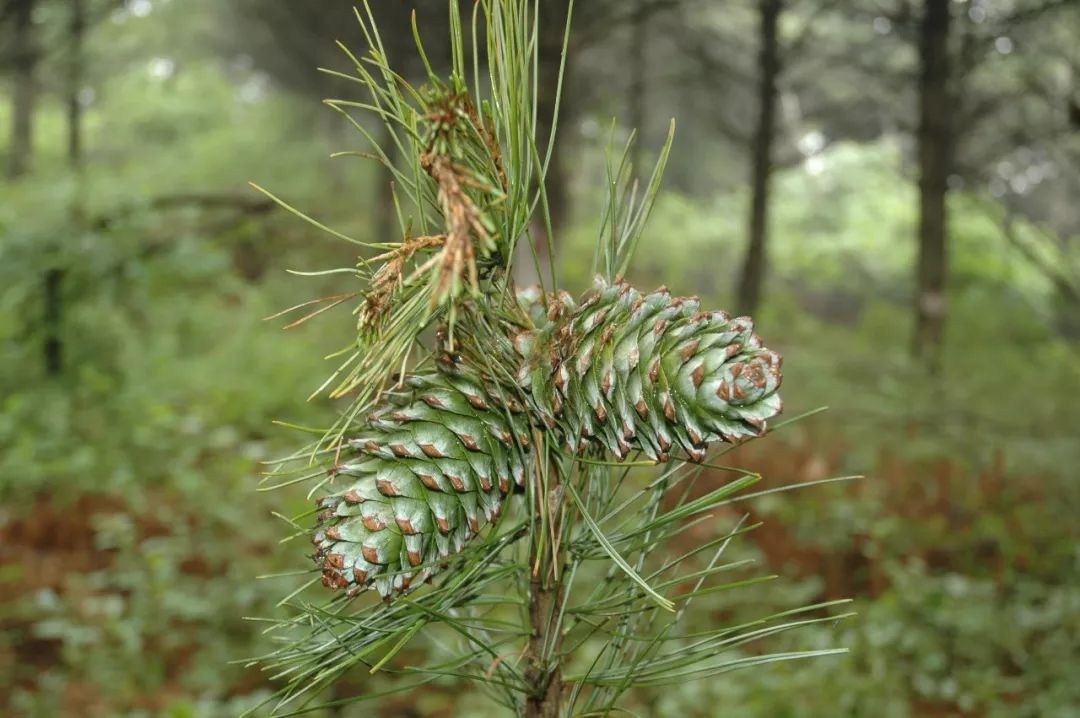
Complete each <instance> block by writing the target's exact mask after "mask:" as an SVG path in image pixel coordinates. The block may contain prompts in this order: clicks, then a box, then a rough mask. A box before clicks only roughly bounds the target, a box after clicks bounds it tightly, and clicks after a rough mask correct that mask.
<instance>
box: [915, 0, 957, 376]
mask: <svg viewBox="0 0 1080 718" xmlns="http://www.w3.org/2000/svg"><path fill="white" fill-rule="evenodd" d="M950 23H951V15H950V12H949V0H926V4H925V7H924V10H923V16H922V20H921V23H920V28H919V62H920V72H919V85H918V91H919V129H918V136H917V142H918V155H919V259H918V265H917V270H916V290H915V335H914V352H915V356H916V358H917V359H919V360H921V361H923V362H924V363H926V365H927V366H928V367H929V368H930V369H932V370H933V369H936V368H937V365H938V362H939V350H940V346H941V339H942V330H943V327H944V322H945V278H946V272H947V252H946V248H947V245H946V238H947V233H948V226H947V214H946V199H947V195H948V180H949V167H950V163H951V158H952V154H953V136H952V128H951V126H950V113H951V112H952V109H953V108H952V103H951V100H950V93H949V82H950V66H949V64H950V63H949V28H950Z"/></svg>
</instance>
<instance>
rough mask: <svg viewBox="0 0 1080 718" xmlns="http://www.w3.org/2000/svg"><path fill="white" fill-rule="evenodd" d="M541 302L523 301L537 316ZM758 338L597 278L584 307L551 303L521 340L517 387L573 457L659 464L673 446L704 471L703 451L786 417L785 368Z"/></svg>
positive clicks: (684, 305) (749, 325)
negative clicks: (588, 453)
mask: <svg viewBox="0 0 1080 718" xmlns="http://www.w3.org/2000/svg"><path fill="white" fill-rule="evenodd" d="M537 300H538V298H537V297H536V296H535V294H533V295H529V294H527V293H526V294H525V295H523V305H524V307H525V310H526V311H527V312H528V313H530V314H532V315H534V316H535V315H536V311H535V310H536V306H537V305H536V302H537ZM753 328H754V325H753V322H752V321H751V320H750V319H749V318H747V317H738V318H735V319H732V318H731V317H729V316H728V315H727V314H725V313H724V312H721V311H713V312H703V311H700V307H699V304H698V300H697V299H696V298H672V297H671V294H670V292H668V290H667V289H664V288H661V289H658V290H656V291H655V292H652V293H651V294H647V295H644V296H643V295H642V294H640V293H639V292H638V291H636V290H635V289H633V288H632V287H631V286H630V285H629V284H627V283H626V282H624V281H622V280H617V281H616V282H615V283H614V284H610V285H609V284H607V282H605V281H604V280H603V279H601V278H599V277H598V278H597V280H596V283H595V286H594V288H593V290H592V291H591V292H589V293H588V294H587V295H586V296H585V298H584V299H583V300H582V301H581V302H580V303H575V302H574V301H573V299H572V298H570V297H569V295H567V294H565V293H560V294H558V295H556V296H554V297H552V298H550V299H549V301H548V312H547V316H546V318H545V319H544V320H543V323H542V324H541V326H540V328H539V329H537V330H535V331H529V332H524V333H522V334H520V335H519V336H518V337H516V339H515V346H516V348H517V350H518V352H519V353H520V354H521V356H522V357H524V362H523V364H522V366H521V369H520V371H519V373H518V380H519V382H520V384H521V385H522V386H523V387H525V388H526V389H528V390H529V391H530V393H531V397H532V403H533V408H534V410H535V411H536V413H537V415H538V416H539V417H540V418H541V419H542V420H543V422H544V423H545V424H547V425H548V426H549V427H551V428H556V427H559V428H560V429H561V430H562V433H563V435H564V438H565V441H566V443H567V445H568V446H569V447H570V449H571V450H572V451H577V452H583V451H585V450H586V449H588V448H589V447H590V446H593V445H595V444H594V443H593V442H596V443H598V444H599V445H601V446H603V447H604V448H606V449H607V450H609V451H611V453H612V454H614V455H615V456H616V457H617V458H620V459H621V458H624V457H626V456H627V454H629V453H630V452H631V451H633V450H640V451H642V452H644V453H645V455H646V456H648V457H650V458H652V459H653V460H655V461H666V460H667V459H668V458H670V451H671V448H672V446H676V445H677V446H679V447H681V448H682V449H684V450H685V451H686V452H687V454H689V455H690V457H691V458H693V459H694V460H697V461H701V460H703V459H704V458H705V450H706V447H707V445H708V444H709V443H710V442H713V441H717V440H721V441H728V442H737V441H739V440H741V439H744V438H748V437H753V436H760V435H762V434H764V433H765V431H766V422H767V420H768V419H770V418H772V417H774V416H776V415H777V414H779V413H780V411H781V408H782V403H781V401H780V397H779V395H778V394H777V393H776V391H777V389H778V388H779V386H780V381H781V374H780V365H781V358H780V356H779V355H778V354H776V353H775V352H772V351H770V350H768V349H765V348H764V347H762V344H761V340H760V339H759V338H758V337H757V335H755V334H754V333H753Z"/></svg>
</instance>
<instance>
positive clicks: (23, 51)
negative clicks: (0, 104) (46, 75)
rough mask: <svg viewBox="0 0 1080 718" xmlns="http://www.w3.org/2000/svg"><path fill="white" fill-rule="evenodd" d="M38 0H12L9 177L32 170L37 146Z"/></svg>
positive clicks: (18, 175) (10, 7)
mask: <svg viewBox="0 0 1080 718" xmlns="http://www.w3.org/2000/svg"><path fill="white" fill-rule="evenodd" d="M35 5H36V0H10V3H9V5H8V10H9V12H11V14H12V18H13V24H14V26H13V28H12V35H13V36H12V49H11V58H12V69H13V70H14V72H13V76H14V79H13V87H12V93H11V144H10V145H9V147H8V158H7V176H8V179H18V178H19V177H22V176H23V175H24V174H26V173H27V172H28V171H29V169H30V156H31V154H32V152H33V145H34V103H35V100H36V99H37V84H36V79H35V77H34V71H35V70H36V69H37V64H38V59H39V55H38V49H37V42H36V38H35V37H34V7H35Z"/></svg>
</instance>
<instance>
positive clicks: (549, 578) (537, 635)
mask: <svg viewBox="0 0 1080 718" xmlns="http://www.w3.org/2000/svg"><path fill="white" fill-rule="evenodd" d="M537 446H538V447H539V446H540V442H539V441H538V442H537ZM539 463H540V462H538V464H539ZM536 486H537V490H536V491H535V493H534V495H533V499H532V500H533V507H532V509H533V516H535V517H536V521H535V523H534V530H533V534H532V537H531V541H530V548H529V568H530V571H531V572H532V573H531V574H530V577H529V625H530V627H531V628H532V631H531V633H530V635H529V644H528V647H527V657H528V660H529V667H528V669H527V670H526V673H525V678H526V680H527V681H528V683H529V692H528V695H527V697H526V699H525V713H524V715H525V718H559V715H560V711H561V708H562V693H563V679H562V665H561V659H560V654H561V644H562V630H561V628H562V627H561V620H560V618H561V616H562V607H563V601H564V600H565V596H564V595H563V591H564V586H563V581H562V575H563V568H564V561H563V559H564V556H563V552H562V549H561V540H560V535H561V533H562V527H563V518H564V517H563V487H562V485H561V476H560V474H559V470H558V469H557V468H555V467H554V466H553V467H552V470H551V471H549V472H546V474H545V472H542V471H540V470H538V471H537V475H536Z"/></svg>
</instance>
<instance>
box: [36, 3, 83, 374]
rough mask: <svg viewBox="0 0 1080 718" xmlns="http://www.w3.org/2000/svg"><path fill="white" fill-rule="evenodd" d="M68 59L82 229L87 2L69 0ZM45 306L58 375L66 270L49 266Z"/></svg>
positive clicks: (70, 136)
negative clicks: (83, 99)
mask: <svg viewBox="0 0 1080 718" xmlns="http://www.w3.org/2000/svg"><path fill="white" fill-rule="evenodd" d="M68 9H69V12H70V17H69V25H68V57H67V60H68V62H67V93H66V94H67V97H66V99H65V104H66V106H67V108H66V109H67V158H68V168H69V169H70V170H71V171H72V173H73V174H75V175H76V188H75V195H74V196H73V198H72V202H71V226H72V227H73V228H75V229H76V230H79V229H81V228H82V226H83V222H84V219H85V218H84V216H83V215H84V211H83V206H82V196H81V189H82V188H81V186H79V185H81V177H80V175H81V174H82V167H83V109H82V100H81V98H80V94H81V91H82V84H83V63H84V62H85V58H84V57H83V40H84V38H85V37H86V7H85V5H84V0H69V3H68ZM42 289H43V291H44V294H45V296H44V303H45V309H44V314H45V317H44V319H45V344H44V359H45V372H46V373H47V374H48V375H49V376H58V375H59V374H60V373H61V372H62V371H63V369H64V344H63V338H62V325H63V318H64V303H63V302H64V269H63V268H62V267H56V266H53V267H49V268H48V269H46V270H45V276H44V279H43V282H42Z"/></svg>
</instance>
